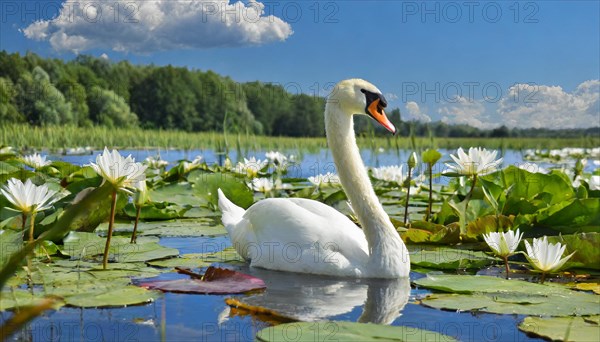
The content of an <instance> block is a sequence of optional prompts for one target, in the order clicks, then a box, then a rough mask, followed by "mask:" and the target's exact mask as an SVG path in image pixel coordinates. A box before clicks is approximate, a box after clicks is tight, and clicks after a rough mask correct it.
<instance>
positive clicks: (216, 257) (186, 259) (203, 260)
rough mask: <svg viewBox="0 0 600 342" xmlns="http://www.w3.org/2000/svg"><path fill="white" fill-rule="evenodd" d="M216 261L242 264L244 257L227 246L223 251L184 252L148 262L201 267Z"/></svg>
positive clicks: (165, 265) (166, 265)
mask: <svg viewBox="0 0 600 342" xmlns="http://www.w3.org/2000/svg"><path fill="white" fill-rule="evenodd" d="M214 263H221V264H230V265H241V264H244V263H245V261H244V259H243V258H242V257H241V256H240V255H239V254H238V253H237V252H236V251H235V249H234V248H233V247H227V248H225V249H223V250H221V251H218V252H213V253H190V254H183V255H181V257H180V258H171V259H164V260H154V261H149V262H147V264H148V265H151V266H157V267H170V268H174V267H186V268H199V267H206V266H210V265H212V264H214Z"/></svg>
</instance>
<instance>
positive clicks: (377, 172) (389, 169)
mask: <svg viewBox="0 0 600 342" xmlns="http://www.w3.org/2000/svg"><path fill="white" fill-rule="evenodd" d="M371 171H372V175H373V177H374V178H377V179H379V180H382V181H386V182H394V183H396V184H402V182H404V175H403V174H402V165H400V166H397V165H392V166H382V167H378V168H373V169H371Z"/></svg>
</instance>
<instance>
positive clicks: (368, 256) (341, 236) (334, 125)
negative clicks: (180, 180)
mask: <svg viewBox="0 0 600 342" xmlns="http://www.w3.org/2000/svg"><path fill="white" fill-rule="evenodd" d="M386 105H387V102H386V100H385V97H384V96H383V95H382V93H381V91H379V89H377V88H376V87H375V86H374V85H372V84H371V83H369V82H367V81H364V80H361V79H350V80H345V81H341V82H340V83H338V84H337V85H336V86H335V87H334V89H333V91H332V93H331V94H330V95H329V97H328V100H327V104H326V106H325V129H326V133H327V142H328V145H329V148H330V149H331V152H332V155H333V159H334V162H335V165H336V169H337V172H338V175H339V178H340V182H341V183H342V186H343V188H344V191H345V193H346V195H347V197H348V199H349V200H350V201H351V202H352V206H353V209H354V211H355V213H356V216H357V218H358V221H359V222H360V224H361V226H362V227H363V228H362V229H361V228H359V227H358V226H357V225H355V224H354V223H353V222H352V221H351V220H350V219H348V218H347V217H346V216H345V215H343V214H342V213H340V212H339V211H337V210H335V209H334V208H332V207H329V206H327V205H325V204H323V203H321V202H318V201H313V200H308V199H301V198H268V199H263V200H261V201H258V202H257V203H255V204H254V205H252V206H251V207H250V208H248V209H247V210H244V209H242V208H240V207H238V206H237V205H235V204H234V203H232V202H231V201H230V200H229V199H228V198H227V197H226V196H225V195H224V194H223V192H222V191H221V190H220V189H219V190H218V192H219V208H220V209H221V212H222V213H223V215H222V221H223V225H224V226H225V229H226V230H227V232H228V233H229V237H230V239H231V242H232V244H233V246H234V247H235V249H236V250H237V252H238V253H239V254H240V255H241V256H242V257H243V258H244V259H246V260H248V261H249V262H250V265H251V266H253V267H261V268H266V269H271V270H280V271H288V272H298V273H312V274H323V275H332V276H343V277H360V278H400V277H408V275H409V272H410V260H409V256H408V251H407V249H406V246H405V245H404V243H403V242H402V239H400V236H399V235H398V232H397V231H396V229H395V228H394V226H393V225H392V223H391V221H390V219H389V217H388V215H387V214H386V212H385V211H384V210H383V207H382V206H381V203H380V202H379V199H378V198H377V195H376V194H375V191H374V190H373V187H372V185H371V182H370V180H369V176H368V174H367V171H366V169H365V166H364V164H363V161H362V159H361V157H360V153H359V149H358V146H357V145H356V138H355V134H354V120H353V115H354V114H367V115H369V116H371V117H372V118H374V119H375V120H376V121H378V122H379V123H380V124H382V125H383V126H384V127H386V128H387V129H388V130H390V131H392V132H395V130H396V129H395V127H394V125H393V124H392V123H391V122H390V121H389V120H388V119H387V117H386V115H385V112H384V110H383V108H385V106H386Z"/></svg>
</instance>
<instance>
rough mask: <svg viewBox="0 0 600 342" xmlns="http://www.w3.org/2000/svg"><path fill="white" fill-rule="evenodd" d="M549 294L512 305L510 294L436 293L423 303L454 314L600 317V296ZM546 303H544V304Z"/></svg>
mask: <svg viewBox="0 0 600 342" xmlns="http://www.w3.org/2000/svg"><path fill="white" fill-rule="evenodd" d="M572 292H573V293H571V294H564V295H559V294H549V295H548V296H546V297H545V300H543V299H544V298H543V296H540V295H532V296H531V298H527V295H524V294H521V295H518V296H517V297H515V299H514V300H513V302H511V300H507V299H508V298H509V295H507V294H502V295H500V297H499V296H498V294H492V293H481V294H473V295H461V294H445V293H436V294H432V295H429V296H427V297H426V298H424V299H423V300H422V301H421V303H422V304H423V305H425V306H427V307H431V308H436V309H446V310H452V311H456V310H459V311H482V312H489V313H496V314H511V315H512V314H518V315H535V316H574V315H597V314H600V301H598V300H597V299H594V297H598V296H596V295H593V294H587V293H575V292H574V291H572ZM542 300H543V301H542Z"/></svg>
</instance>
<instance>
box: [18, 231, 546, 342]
mask: <svg viewBox="0 0 600 342" xmlns="http://www.w3.org/2000/svg"><path fill="white" fill-rule="evenodd" d="M161 244H162V245H164V246H168V247H174V248H178V249H179V250H180V252H181V253H198V252H212V251H214V249H215V248H216V247H220V246H223V247H227V246H229V245H230V243H229V239H228V238H227V237H215V238H198V237H193V238H192V237H190V238H162V239H161ZM229 267H231V266H229ZM234 268H235V269H237V270H239V271H241V272H244V273H248V274H250V275H253V276H256V277H259V278H261V279H263V280H264V281H265V283H266V284H267V290H266V291H265V292H264V293H260V294H254V295H248V296H244V295H225V296H221V295H190V294H175V293H166V294H164V296H163V297H162V298H160V299H158V300H157V301H155V302H154V303H152V304H149V305H142V306H131V307H126V308H109V309H80V308H68V307H64V308H62V309H61V310H60V311H58V312H53V313H48V314H45V315H44V316H42V317H40V318H38V319H36V320H35V321H34V322H33V323H31V324H30V325H29V326H28V327H27V328H26V329H25V330H23V331H22V332H21V333H19V334H17V335H16V336H14V340H30V341H59V340H60V341H159V340H167V341H253V340H254V336H255V335H256V333H257V332H258V331H259V330H261V329H262V328H265V327H267V326H269V325H268V323H266V322H262V321H260V320H258V319H256V318H253V317H251V316H247V315H237V314H236V313H235V312H234V311H230V309H229V307H228V306H227V305H226V304H225V299H226V298H231V297H233V298H243V299H244V302H246V303H249V304H251V305H260V306H265V307H269V308H272V309H275V310H276V311H278V312H280V313H282V314H284V315H289V316H293V317H299V318H302V319H303V320H307V321H315V320H336V321H351V322H358V321H360V322H373V323H379V324H391V325H399V326H400V325H401V326H408V327H413V328H419V329H426V330H431V331H437V332H440V333H443V334H446V335H450V336H453V337H455V338H457V339H458V340H461V341H509V340H510V341H515V342H517V341H533V340H535V339H532V338H529V337H528V336H527V335H526V334H524V333H523V332H521V331H519V330H518V329H517V325H518V324H519V322H520V321H521V320H522V319H523V318H524V316H521V315H495V314H486V313H478V314H471V313H459V312H452V311H442V310H435V309H430V308H426V307H424V306H421V305H419V304H418V303H417V302H416V301H417V300H418V299H419V298H421V297H424V296H425V295H426V294H428V293H430V292H429V291H428V290H423V289H418V288H417V289H411V288H410V284H409V282H408V281H407V280H406V279H401V280H380V279H370V280H368V279H360V280H357V279H344V278H333V277H325V276H316V275H305V274H303V275H299V274H293V273H287V272H277V271H269V270H262V269H256V268H249V267H246V266H237V267H234ZM422 276H423V274H420V273H417V272H412V273H411V276H410V279H411V280H414V279H417V278H419V277H422ZM181 277H186V276H184V275H180V274H176V273H166V274H163V275H161V276H160V277H159V278H161V279H175V278H181ZM295 333H296V332H295ZM301 333H303V334H315V331H303V332H301ZM290 336H291V337H290V340H291V341H293V340H294V339H295V338H294V336H293V335H290ZM330 337H331V340H332V341H333V340H336V339H335V336H334V335H332V336H330ZM320 340H323V336H321V339H320Z"/></svg>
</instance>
